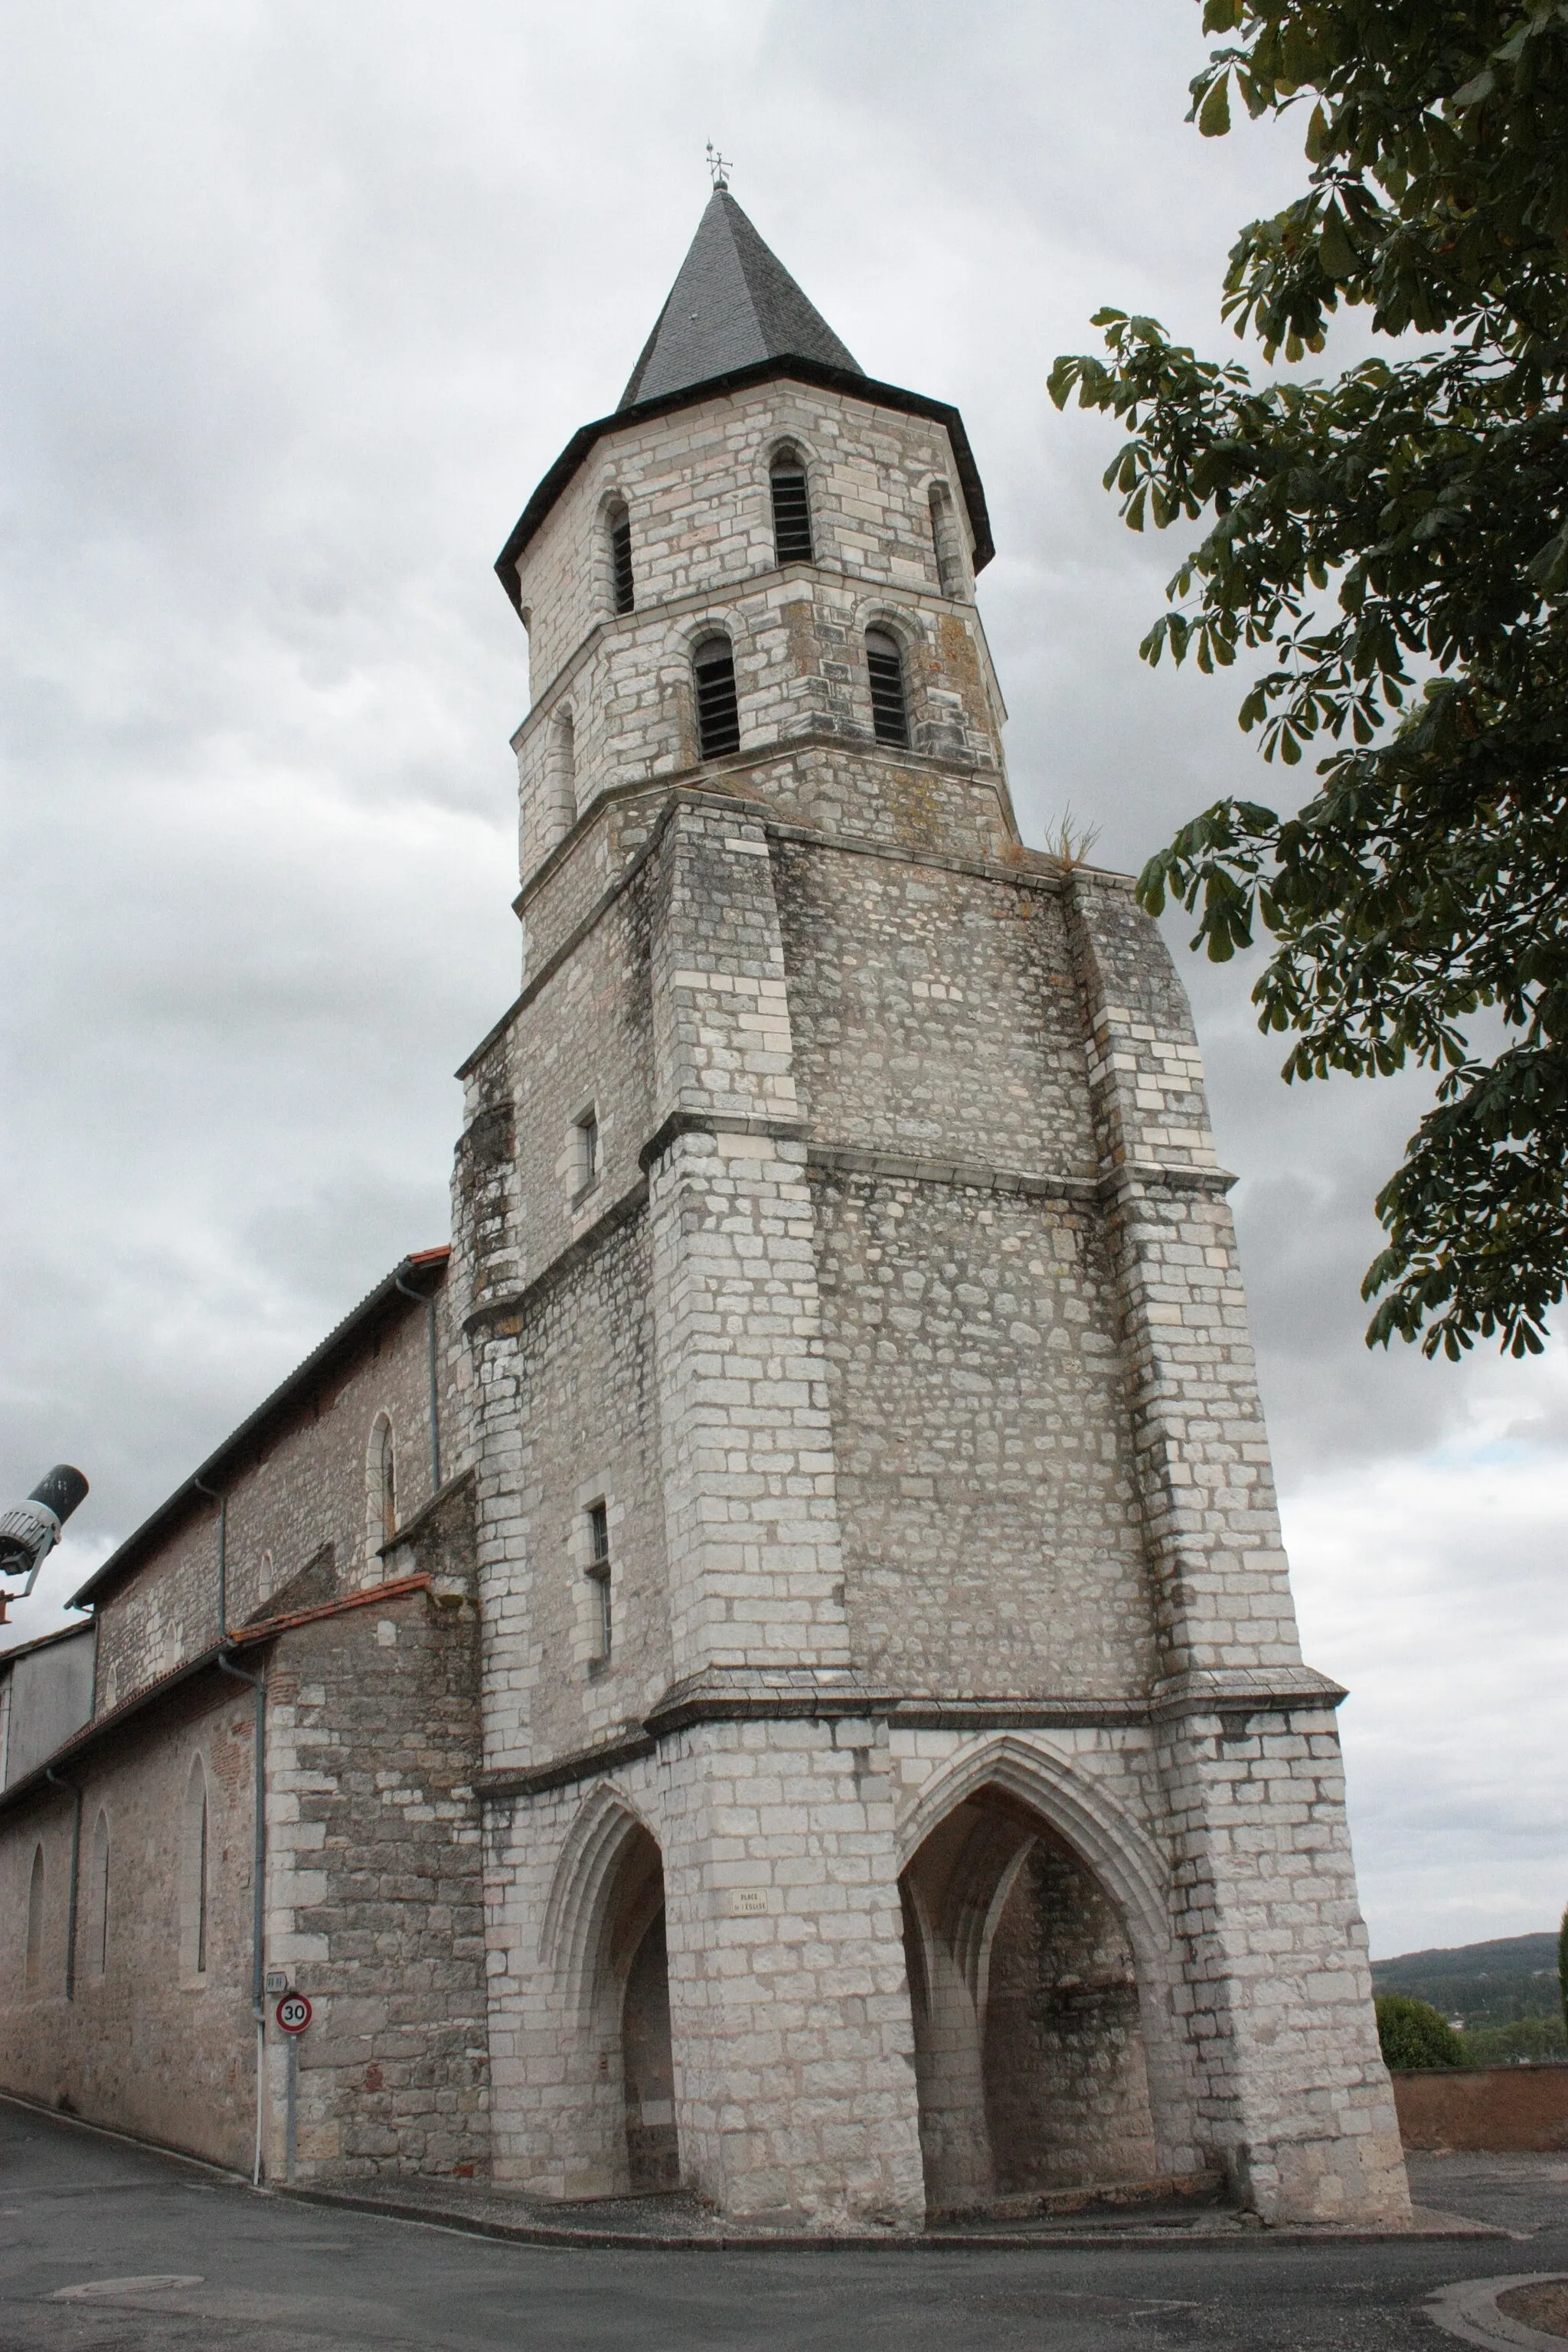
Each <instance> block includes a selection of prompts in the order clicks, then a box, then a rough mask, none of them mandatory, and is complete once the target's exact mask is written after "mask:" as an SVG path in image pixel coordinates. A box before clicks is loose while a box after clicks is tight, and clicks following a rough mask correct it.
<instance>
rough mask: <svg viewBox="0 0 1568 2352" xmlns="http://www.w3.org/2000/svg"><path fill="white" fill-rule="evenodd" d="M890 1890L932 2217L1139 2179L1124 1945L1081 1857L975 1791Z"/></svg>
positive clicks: (1133, 1999) (1142, 2152) (1141, 2067)
mask: <svg viewBox="0 0 1568 2352" xmlns="http://www.w3.org/2000/svg"><path fill="white" fill-rule="evenodd" d="M901 1886H902V1892H903V1898H904V1933H905V1948H906V1955H907V1958H908V1963H909V1976H910V1997H911V2001H912V2005H913V2011H914V2025H915V2066H916V2079H917V2084H918V2087H919V2094H920V2109H921V2152H922V2156H923V2158H924V2165H925V2175H926V2196H927V2201H928V2204H929V2205H930V2207H931V2210H933V2211H941V2210H962V2209H963V2208H964V2207H966V2206H973V2205H976V2204H983V2203H984V2202H986V2201H987V2200H993V2199H997V2198H1003V2197H1018V2196H1025V2195H1027V2194H1029V2193H1031V2192H1038V2191H1044V2190H1047V2189H1080V2188H1091V2187H1097V2186H1100V2185H1110V2184H1111V2183H1115V2182H1121V2183H1126V2182H1132V2181H1139V2180H1147V2179H1151V2178H1152V2177H1153V2175H1154V2174H1155V2172H1156V2171H1157V2169H1158V2162H1157V2158H1156V2153H1155V2137H1154V2126H1153V2121H1152V2115H1151V2109H1150V2100H1149V2081H1148V2069H1147V2064H1146V2062H1145V2056H1144V2047H1143V2032H1142V2021H1141V2018H1140V2013H1139V1991H1138V1979H1137V1974H1136V1970H1135V1968H1134V1964H1133V1954H1132V1947H1131V1942H1130V1940H1129V1937H1128V1934H1127V1927H1126V1923H1125V1921H1124V1920H1123V1918H1122V1916H1121V1912H1120V1911H1119V1909H1118V1907H1117V1906H1116V1904H1115V1903H1114V1902H1113V1900H1112V1899H1111V1897H1110V1895H1109V1894H1108V1892H1107V1891H1106V1889H1105V1887H1104V1886H1103V1885H1102V1884H1101V1882H1100V1879H1099V1878H1098V1877H1097V1876H1096V1874H1095V1873H1094V1872H1093V1871H1092V1870H1091V1869H1090V1868H1089V1864H1087V1863H1086V1862H1085V1861H1084V1860H1083V1858H1082V1856H1081V1855H1080V1854H1079V1853H1077V1852H1076V1851H1075V1850H1074V1848H1073V1847H1072V1846H1071V1845H1070V1844H1069V1843H1068V1841H1067V1840H1066V1839H1065V1838H1063V1837H1062V1836H1061V1835H1060V1834H1059V1833H1058V1832H1057V1831H1056V1830H1055V1829H1053V1828H1052V1827H1051V1826H1050V1825H1049V1824H1048V1823H1047V1822H1046V1821H1044V1820H1043V1819H1042V1818H1041V1817H1040V1816H1039V1815H1038V1814H1037V1813H1036V1812H1035V1811H1033V1810H1032V1808H1030V1807H1028V1806H1026V1804H1024V1803H1023V1802H1022V1801H1020V1800H1019V1799H1017V1798H1016V1797H1015V1796H1013V1795H1011V1794H1010V1793H1008V1792H1007V1791H1005V1790H1002V1789H998V1788H993V1787H985V1788H983V1789H980V1790H976V1791H974V1792H973V1794H971V1795H970V1796H969V1797H967V1798H966V1799H965V1800H964V1801H963V1802H962V1803H960V1804H958V1805H956V1806H955V1807H954V1808H953V1810H952V1812H950V1813H948V1814H947V1815H946V1816H945V1817H944V1818H943V1819H942V1821H941V1822H939V1823H938V1824H937V1826H936V1827H935V1829H933V1830H932V1831H931V1834H930V1835H929V1836H928V1837H927V1838H926V1840H925V1842H924V1843H923V1844H922V1845H921V1848H920V1849H919V1851H918V1853H916V1854H915V1855H914V1857H913V1859H912V1861H911V1862H910V1865H909V1868H908V1869H907V1870H906V1871H905V1873H904V1875H903V1879H902V1881H901Z"/></svg>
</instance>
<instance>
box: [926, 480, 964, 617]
mask: <svg viewBox="0 0 1568 2352" xmlns="http://www.w3.org/2000/svg"><path fill="white" fill-rule="evenodd" d="M931 541H932V544H933V545H934V547H935V550H936V576H937V580H938V582H939V583H940V585H941V588H942V594H943V595H944V596H962V595H963V558H962V557H961V556H960V554H959V551H958V527H957V524H956V522H955V521H954V519H953V510H952V499H951V498H950V497H949V495H948V492H947V489H946V488H945V486H944V485H943V484H942V483H941V482H933V483H932V484H931Z"/></svg>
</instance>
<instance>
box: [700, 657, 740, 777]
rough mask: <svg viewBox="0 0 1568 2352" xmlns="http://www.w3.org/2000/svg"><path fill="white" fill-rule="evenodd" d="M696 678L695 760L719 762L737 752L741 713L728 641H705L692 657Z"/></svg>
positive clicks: (732, 658) (738, 748) (733, 658)
mask: <svg viewBox="0 0 1568 2352" xmlns="http://www.w3.org/2000/svg"><path fill="white" fill-rule="evenodd" d="M692 668H693V670H694V671H695V673H696V677H697V741H698V747H699V756H700V758H702V759H704V760H721V759H722V758H723V756H724V754H725V752H726V751H739V750H740V748H741V713H740V709H739V706H738V705H737V703H736V700H735V655H734V649H733V647H732V646H731V643H730V640H729V638H728V637H720V636H713V637H705V638H704V639H703V641H702V643H701V644H700V646H698V648H697V651H696V653H695V654H694V655H693V656H692Z"/></svg>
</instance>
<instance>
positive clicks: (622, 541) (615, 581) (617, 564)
mask: <svg viewBox="0 0 1568 2352" xmlns="http://www.w3.org/2000/svg"><path fill="white" fill-rule="evenodd" d="M605 530H606V531H607V532H608V534H609V541H610V594H611V597H612V599H613V601H614V604H615V607H616V612H617V613H631V612H635V611H636V609H637V583H636V581H635V580H634V579H633V578H632V523H631V517H630V516H629V515H628V514H627V512H626V505H625V502H624V500H622V499H616V500H615V501H614V503H613V504H612V505H610V506H608V507H606V509H605Z"/></svg>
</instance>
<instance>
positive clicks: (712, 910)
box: [649, 810, 848, 1682]
mask: <svg viewBox="0 0 1568 2352" xmlns="http://www.w3.org/2000/svg"><path fill="white" fill-rule="evenodd" d="M660 851H661V855H660V867H659V876H658V885H657V911H656V917H655V922H654V932H653V957H654V1008H655V1009H654V1032H655V1045H656V1053H657V1056H658V1061H657V1082H656V1092H655V1101H654V1116H655V1118H656V1119H657V1120H658V1129H656V1136H657V1137H662V1136H664V1135H666V1134H668V1133H669V1132H670V1129H671V1127H672V1125H673V1127H674V1128H675V1129H676V1130H677V1131H675V1132H674V1133H673V1136H672V1138H671V1139H670V1140H669V1142H668V1146H667V1147H666V1148H665V1149H664V1150H662V1151H661V1152H660V1153H659V1154H658V1157H657V1158H656V1159H655V1160H654V1162H653V1165H652V1168H651V1171H650V1193H649V1213H650V1217H651V1220H652V1224H653V1234H654V1258H653V1273H654V1318H655V1329H656V1332H657V1335H658V1337H657V1344H658V1378H659V1394H660V1401H661V1408H662V1416H663V1422H664V1440H663V1454H664V1486H665V1517H666V1545H667V1549H668V1559H669V1613H670V1636H671V1644H672V1649H673V1655H674V1665H675V1674H676V1677H677V1680H678V1682H679V1681H680V1680H682V1679H684V1678H686V1677H689V1676H691V1675H700V1674H702V1673H704V1672H705V1671H706V1670H708V1669H709V1668H710V1667H718V1668H721V1669H729V1668H736V1669H751V1668H767V1669H773V1670H782V1671H786V1672H789V1671H795V1670H800V1671H805V1672H809V1671H811V1670H814V1669H816V1670H820V1669H824V1668H828V1669H837V1670H840V1671H841V1670H842V1669H843V1668H844V1667H845V1666H846V1665H847V1663H848V1635H847V1626H846V1623H845V1618H844V1589H843V1560H842V1554H841V1547H840V1538H839V1528H838V1514H837V1502H836V1499H835V1495H834V1486H833V1465H832V1459H831V1435H830V1431H829V1424H828V1407H827V1391H826V1364H825V1362H824V1358H823V1350H822V1330H821V1316H820V1306H819V1301H818V1297H817V1286H816V1255H815V1231H814V1220H813V1216H812V1206H811V1195H810V1191H809V1188H808V1186H807V1184H806V1182H805V1150H804V1146H803V1145H802V1144H801V1143H800V1142H799V1141H797V1140H795V1129H796V1127H797V1124H798V1119H797V1102H796V1097H795V1076H794V1067H793V1040H792V1034H791V1027H790V1019H789V1010H788V1005H787V1002H786V998H785V990H784V950H783V942H782V940H781V937H780V931H779V922H778V912H777V908H776V905H775V903H774V898H773V876H772V870H771V866H770V861H769V856H768V847H767V841H766V838H765V835H764V834H763V828H762V826H761V825H760V824H757V823H756V822H755V821H754V820H747V821H744V822H742V821H741V820H740V819H739V818H738V817H736V816H734V815H729V814H721V813H719V812H708V811H696V810H693V811H689V812H688V811H681V812H679V814H677V816H676V817H675V819H674V820H673V821H672V823H671V824H670V825H669V826H668V829H667V831H666V833H665V835H664V837H663V840H662V842H661V845H660ZM687 1122H694V1123H696V1124H693V1125H692V1126H691V1128H690V1131H687V1132H680V1131H679V1129H680V1128H681V1127H682V1126H684V1125H685V1124H686V1123H687Z"/></svg>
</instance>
